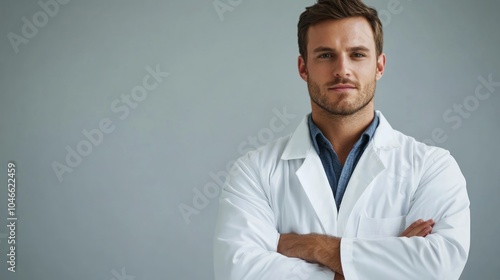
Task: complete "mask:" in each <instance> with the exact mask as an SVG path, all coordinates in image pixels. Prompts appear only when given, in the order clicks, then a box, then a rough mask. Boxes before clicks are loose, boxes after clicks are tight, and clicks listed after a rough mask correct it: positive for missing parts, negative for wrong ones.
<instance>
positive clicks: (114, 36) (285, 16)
mask: <svg viewBox="0 0 500 280" xmlns="http://www.w3.org/2000/svg"><path fill="white" fill-rule="evenodd" d="M41 2H42V3H46V2H48V0H41ZM61 2H63V1H62V0H61ZM216 3H219V4H220V3H223V4H225V5H226V8H227V7H229V8H230V9H228V10H227V11H226V12H224V13H220V14H218V12H217V11H216V9H215V7H214V3H213V1H200V0H195V1H159V0H156V1H154V0H147V1H131V0H128V1H97V0H93V1H77V0H73V1H69V3H66V4H58V8H57V9H56V8H55V5H52V6H50V7H49V8H46V9H47V10H49V11H50V13H51V15H47V16H46V20H45V18H44V15H43V14H44V13H45V14H47V13H49V12H44V9H43V8H42V6H40V4H39V3H38V1H15V0H5V1H2V2H1V3H0V36H2V37H1V38H2V39H1V40H0V54H1V55H0V65H1V68H0V87H1V92H0V166H3V170H0V182H3V183H2V184H0V186H2V187H1V188H0V225H3V224H7V187H6V182H7V162H9V161H11V160H13V161H14V162H15V163H16V165H17V167H16V168H17V169H16V174H17V192H16V195H17V196H16V198H17V200H16V213H17V217H18V221H17V227H16V230H17V232H16V240H17V243H16V245H17V247H16V248H17V251H16V256H17V258H16V260H17V266H16V270H17V272H16V273H11V272H7V265H6V259H7V256H6V254H7V235H8V233H7V228H6V226H0V248H1V250H0V251H1V253H2V255H1V257H0V260H3V261H1V262H0V263H1V264H0V278H1V279H22V280H27V279H37V280H52V279H73V280H88V279H116V280H121V279H127V277H129V278H130V277H131V276H134V277H135V279H136V280H146V279H148V280H149V279H213V268H212V238H213V229H214V222H215V218H216V214H217V195H218V191H219V189H218V186H217V185H218V184H219V183H220V182H219V181H220V180H223V179H224V170H225V169H226V166H227V165H228V164H230V163H231V161H232V160H234V159H236V158H237V157H239V156H241V155H242V153H243V152H245V151H247V150H248V149H250V148H251V147H252V145H262V144H264V143H266V142H268V141H270V140H272V139H276V138H278V137H281V136H284V135H286V134H288V133H291V132H292V131H293V130H294V129H295V127H296V125H297V124H298V123H299V122H300V120H301V119H302V117H303V116H304V115H305V114H307V113H308V112H309V111H310V104H309V99H308V93H307V87H306V84H305V83H304V82H303V81H302V80H301V79H300V77H299V75H298V72H297V56H298V48H297V40H296V25H297V21H298V17H299V15H300V13H301V12H302V11H303V10H304V8H305V7H306V6H309V5H311V4H312V3H313V1H285V0H280V1H264V0H256V1H249V0H247V1H243V0H231V1H229V0H220V2H216ZM367 3H368V4H369V5H374V6H375V7H376V8H377V9H379V12H380V13H381V14H382V16H383V21H384V24H385V30H384V32H385V48H384V51H385V53H386V55H387V70H386V72H385V75H384V77H383V78H382V80H381V81H380V82H379V83H378V87H377V91H376V105H375V106H376V109H378V110H381V111H382V112H383V113H384V115H385V116H386V117H387V119H388V120H389V122H390V123H391V125H392V126H393V127H394V128H396V129H398V130H400V131H402V132H404V133H406V134H408V135H411V136H414V137H415V138H417V139H419V140H425V139H427V140H429V139H430V140H432V141H433V142H435V143H436V145H438V146H441V147H444V148H446V149H448V150H450V151H451V153H452V155H454V157H455V158H456V159H457V161H458V163H459V165H460V167H461V169H462V171H463V173H464V175H465V177H466V179H467V183H468V191H469V195H470V200H471V213H472V242H471V250H470V257H469V261H468V264H467V266H466V268H465V271H464V273H463V276H462V278H461V279H475V278H477V277H478V275H479V276H480V278H481V279H498V275H500V256H499V253H498V252H499V249H500V246H499V245H498V244H499V243H498V242H497V241H496V240H497V239H498V235H499V232H500V223H499V222H498V219H497V218H495V217H496V216H497V214H498V212H499V211H500V209H499V208H500V207H499V206H498V205H499V204H498V199H499V197H500V188H499V184H498V182H499V181H500V172H499V171H500V170H499V164H498V163H497V161H498V160H497V159H498V157H500V149H498V144H497V142H498V139H499V137H500V133H499V131H500V130H499V128H500V122H499V120H500V118H499V117H500V114H499V110H498V108H499V107H500V96H498V95H499V94H500V87H499V86H495V87H492V88H491V94H490V95H489V96H488V97H484V96H483V98H482V99H483V100H480V99H478V98H477V97H475V91H476V88H477V86H478V85H480V79H481V78H479V77H483V78H484V79H488V76H489V75H491V79H492V80H493V81H495V82H496V81H500V69H499V65H500V56H499V53H498V46H499V45H500V36H499V35H500V29H499V28H498V27H499V23H500V22H499V20H498V11H499V10H500V2H498V1H493V0H491V1H486V0H484V1H467V0H453V1H452V0H440V1H411V0H400V1H399V4H398V2H396V1H392V0H386V1H385V0H384V1H375V0H370V1H367ZM33 16H35V19H33ZM23 18H25V19H26V20H23ZM27 21H29V22H30V24H33V23H34V21H36V23H37V24H38V27H37V26H35V27H36V29H37V30H36V32H35V31H34V30H32V29H30V28H29V27H24V35H23V26H24V25H29V24H28V23H26V22H27ZM9 34H10V35H9ZM12 34H15V35H16V36H18V37H15V36H14V35H12ZM25 35H26V36H25ZM13 36H14V37H15V38H16V39H17V40H18V41H16V42H17V43H14V44H13V43H11V39H9V38H14V37H13ZM20 37H22V38H24V40H23V39H20ZM28 37H29V38H28ZM19 40H20V41H19ZM21 41H22V42H21ZM148 67H149V68H150V70H149V71H155V69H156V68H158V69H159V70H158V71H160V72H165V73H168V76H167V74H161V75H163V76H160V77H157V80H158V81H156V80H154V79H149V80H147V76H148V75H150V74H149V72H148V70H147V68H148ZM151 69H152V70H151ZM144 79H146V82H147V83H149V84H146V85H149V86H148V87H149V88H150V90H145V93H144V92H141V90H142V89H141V86H142V87H143V83H144ZM154 83H156V86H154V87H153V86H152V84H154ZM482 90H483V91H481V93H483V94H485V93H487V92H488V91H484V89H482ZM132 93H134V94H136V100H140V101H135V102H134V100H133V99H131V101H125V100H126V98H129V97H131V96H132ZM122 98H124V99H122ZM126 102H130V103H126ZM464 102H465V103H466V104H465V107H464V108H466V109H465V112H464V113H462V115H459V114H458V113H455V112H454V111H453V110H454V106H455V107H456V106H457V105H459V104H462V106H463V104H464ZM127 108H128V111H129V112H128V114H126V111H127ZM284 110H285V111H286V113H287V114H291V115H294V116H289V117H288V119H286V118H284V119H283V120H282V124H283V125H280V126H279V129H278V128H276V126H273V125H271V124H270V122H271V121H272V120H273V119H275V118H278V116H279V115H280V114H283V111H284ZM449 110H451V113H450V111H449ZM443 115H445V116H446V118H445V117H443ZM450 118H451V119H450ZM100 123H101V126H103V127H104V128H100ZM96 129H100V130H101V129H102V130H106V131H108V133H104V132H103V133H102V137H98V134H99V133H97V132H96ZM84 130H86V131H87V132H89V133H94V136H93V137H94V143H95V144H92V143H91V142H90V141H88V140H87V137H86V136H85V135H84V134H83V133H82V131H84ZM111 130H112V131H111ZM96 133H97V134H96ZM96 135H97V136H96ZM88 143H90V144H91V146H89V144H88ZM78 148H79V149H80V151H81V152H82V153H83V154H86V155H85V156H82V157H81V160H80V161H78V160H77V158H75V155H71V153H72V152H69V151H72V150H75V151H76V150H77V149H78ZM76 152H78V151H76ZM67 157H68V160H69V164H68V163H67V159H66V158H67ZM63 165H64V166H65V169H64V170H65V172H63V174H62V175H61V176H60V178H58V176H57V175H56V172H55V171H54V166H57V167H58V168H59V170H62V169H61V168H62V167H61V166H63ZM70 165H72V166H70ZM60 179H61V180H60ZM203 192H207V193H208V194H209V195H210V196H212V197H209V198H206V199H205V200H204V199H202V198H200V197H199V196H200V194H199V193H203ZM203 196H204V195H203ZM193 199H194V201H193ZM190 207H192V208H190ZM195 207H197V208H199V209H197V208H195ZM180 208H182V209H184V210H185V211H186V209H190V211H191V212H190V213H191V214H192V215H190V216H188V217H183V215H181V211H180ZM185 218H187V219H185ZM490 218H491V219H490Z"/></svg>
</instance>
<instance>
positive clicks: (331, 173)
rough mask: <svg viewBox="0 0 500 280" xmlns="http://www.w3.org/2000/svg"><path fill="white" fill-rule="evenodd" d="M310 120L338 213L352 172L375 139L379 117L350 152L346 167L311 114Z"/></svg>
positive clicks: (310, 127) (312, 135) (313, 136)
mask: <svg viewBox="0 0 500 280" xmlns="http://www.w3.org/2000/svg"><path fill="white" fill-rule="evenodd" d="M308 120H309V131H310V133H311V139H312V142H313V146H314V149H316V152H317V153H318V155H319V158H320V159H321V163H322V164H323V168H324V169H325V173H326V177H327V178H328V182H329V183H330V187H331V188H332V191H333V196H334V199H335V203H336V204H337V211H338V210H339V209H340V203H341V202H342V198H343V197H344V193H345V189H346V187H347V183H348V182H349V179H350V178H351V175H352V172H353V171H354V168H355V167H356V164H358V161H359V158H361V155H362V154H363V152H364V151H365V149H366V147H367V146H368V143H369V142H370V140H371V139H372V138H373V135H374V134H375V130H377V126H378V124H379V117H378V116H377V114H376V113H375V117H374V118H373V121H372V122H371V124H370V125H369V126H368V128H367V129H366V130H365V131H364V132H363V134H362V135H361V137H360V138H359V139H358V141H356V143H355V144H354V146H353V147H352V150H351V151H350V152H349V155H348V156H347V159H346V161H345V163H344V166H342V164H341V163H340V161H339V158H338V156H337V153H335V151H334V150H333V147H332V144H331V143H330V141H328V139H327V138H326V137H325V135H323V133H322V132H321V130H320V129H319V128H318V127H317V126H316V125H315V124H314V122H313V120H312V116H311V114H309V118H308Z"/></svg>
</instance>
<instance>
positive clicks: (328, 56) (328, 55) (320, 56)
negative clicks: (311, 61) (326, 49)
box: [319, 53, 332, 58]
mask: <svg viewBox="0 0 500 280" xmlns="http://www.w3.org/2000/svg"><path fill="white" fill-rule="evenodd" d="M331 57H332V55H331V54H329V53H323V54H320V55H319V58H331Z"/></svg>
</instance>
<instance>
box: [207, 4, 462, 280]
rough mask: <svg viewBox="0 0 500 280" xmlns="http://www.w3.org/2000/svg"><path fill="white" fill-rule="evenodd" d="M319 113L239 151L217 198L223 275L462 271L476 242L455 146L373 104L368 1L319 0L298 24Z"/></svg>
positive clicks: (378, 29) (374, 65) (373, 29)
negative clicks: (405, 125) (400, 126)
mask: <svg viewBox="0 0 500 280" xmlns="http://www.w3.org/2000/svg"><path fill="white" fill-rule="evenodd" d="M298 38H299V52H300V56H299V58H298V68H299V73H300V76H301V77H302V79H304V80H305V81H306V82H307V85H308V89H309V95H310V100H311V108H312V112H311V114H310V115H309V116H307V117H306V118H305V119H304V120H303V122H302V123H301V124H300V125H299V127H298V128H297V129H296V131H295V132H294V133H293V134H292V135H291V136H288V137H284V138H281V139H278V140H277V141H274V142H272V143H270V144H268V145H266V146H264V147H261V148H259V149H257V150H256V151H252V152H249V153H248V154H247V155H245V156H243V157H241V158H240V159H238V161H237V162H236V163H235V165H234V167H233V170H232V172H231V175H230V176H229V177H228V179H227V180H226V183H225V185H224V189H223V192H222V195H221V198H220V208H219V217H218V221H217V226H216V232H215V245H214V262H215V275H216V279H238V280H239V279H334V278H335V279H344V277H345V279H362V280H364V279H398V280H400V279H426V280H427V279H458V278H459V277H460V274H461V272H462V270H463V268H464V266H465V262H466V260H467V256H468V251H469V242H470V213H469V199H468V195H467V191H466V187H465V179H464V177H463V175H462V173H461V172H460V169H459V167H458V165H457V163H456V162H455V160H454V159H453V157H452V156H451V155H450V154H449V152H448V151H445V150H443V149H440V148H436V147H429V146H426V145H425V144H422V143H420V142H417V141H416V140H415V139H413V138H411V137H409V136H406V135H403V134H402V133H400V132H398V131H396V130H394V129H392V127H391V126H390V125H389V123H388V122H387V120H386V119H385V118H384V116H383V115H382V113H381V112H379V111H376V112H375V109H374V101H373V97H374V93H375V87H376V81H377V80H379V79H380V78H381V77H382V75H383V73H384V69H385V63H386V57H385V54H384V53H383V52H382V47H383V39H382V38H383V36H382V25H381V22H380V19H379V18H378V16H377V12H376V11H375V10H374V9H372V8H369V7H367V6H365V5H364V4H363V3H362V2H361V1H360V0H320V1H318V3H317V4H315V5H313V6H311V7H308V8H307V9H306V11H305V12H304V13H303V14H302V15H301V17H300V20H299V24H298Z"/></svg>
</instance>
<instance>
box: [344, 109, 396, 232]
mask: <svg viewBox="0 0 500 280" xmlns="http://www.w3.org/2000/svg"><path fill="white" fill-rule="evenodd" d="M376 113H377V114H378V116H379V118H380V123H379V126H378V128H377V130H376V132H375V135H374V136H373V139H372V141H371V142H370V143H369V144H368V147H366V149H365V151H364V153H363V155H362V156H361V158H360V159H359V162H358V164H357V165H356V168H355V169H354V172H353V173H352V176H351V178H350V180H349V183H348V184H347V188H346V191H345V194H344V197H343V198H342V204H341V206H340V209H339V217H338V229H337V231H338V234H339V235H340V236H342V235H343V234H344V231H345V228H346V225H347V222H348V220H349V216H350V215H351V212H352V210H353V208H354V206H355V205H356V202H357V201H358V200H359V198H360V197H361V195H362V194H363V192H364V191H365V190H366V188H367V187H368V186H369V185H370V184H371V183H372V181H373V180H374V179H375V178H376V177H377V176H378V175H379V174H380V172H382V171H383V170H384V169H385V168H386V164H384V160H383V157H381V156H380V155H381V154H383V153H387V152H390V151H391V150H392V149H394V148H397V147H399V146H400V143H399V141H398V140H397V138H396V136H395V134H394V130H393V129H392V127H391V126H390V124H389V123H388V122H387V120H386V119H385V118H384V116H383V115H382V113H380V112H379V111H377V112H376Z"/></svg>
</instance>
